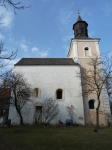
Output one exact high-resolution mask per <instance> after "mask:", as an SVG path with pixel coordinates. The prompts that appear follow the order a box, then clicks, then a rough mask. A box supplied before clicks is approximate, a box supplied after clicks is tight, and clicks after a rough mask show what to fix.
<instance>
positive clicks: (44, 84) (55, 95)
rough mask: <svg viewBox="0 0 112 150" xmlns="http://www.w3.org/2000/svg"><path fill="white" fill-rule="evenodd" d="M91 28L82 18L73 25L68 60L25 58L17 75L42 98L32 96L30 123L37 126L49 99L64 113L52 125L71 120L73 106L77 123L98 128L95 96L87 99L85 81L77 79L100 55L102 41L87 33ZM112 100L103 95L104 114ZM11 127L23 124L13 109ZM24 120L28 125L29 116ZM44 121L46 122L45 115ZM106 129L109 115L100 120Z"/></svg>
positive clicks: (16, 66)
mask: <svg viewBox="0 0 112 150" xmlns="http://www.w3.org/2000/svg"><path fill="white" fill-rule="evenodd" d="M87 27H88V24H87V22H85V21H83V20H82V19H81V17H80V15H79V14H78V19H77V22H76V23H75V24H74V25H73V30H74V38H73V39H71V44H70V48H69V51H68V58H22V59H21V60H20V61H19V62H18V63H16V64H15V66H14V71H15V72H22V73H23V74H24V77H25V78H26V79H27V81H28V83H29V84H30V85H31V88H32V91H36V90H37V91H38V94H35V95H32V96H31V98H30V99H32V100H33V102H28V104H27V107H29V108H30V113H29V114H28V123H29V124H34V123H35V122H36V115H37V109H42V102H43V100H44V99H46V98H52V99H53V100H56V101H57V103H58V104H59V109H60V113H59V114H58V116H57V117H56V118H55V119H54V120H52V121H51V123H53V124H57V123H58V122H59V120H60V121H62V122H63V123H65V122H66V119H69V116H68V113H67V110H66V107H67V106H71V105H73V106H74V108H75V119H74V120H75V122H76V123H79V124H82V125H85V124H96V113H95V112H96V109H95V107H94V105H93V106H92V107H91V105H89V104H90V103H97V98H96V96H95V95H90V96H89V97H83V95H82V94H81V93H82V87H81V79H80V78H78V77H77V72H80V64H81V65H83V66H84V67H88V65H87V63H88V62H89V61H90V58H91V57H93V54H96V55H100V49H99V41H100V39H98V38H94V39H93V38H90V37H89V36H88V30H87ZM109 107H110V106H109V99H108V95H107V92H106V90H104V91H102V98H101V106H100V110H102V111H103V112H106V111H110V108H109ZM8 119H11V123H12V124H13V123H14V124H19V123H20V121H19V117H18V114H17V112H16V109H15V108H14V107H12V106H10V109H9V117H8ZM23 120H24V122H27V116H26V115H25V114H24V113H23ZM41 121H42V122H44V116H43V115H42V118H41ZM101 124H103V125H106V119H105V115H101V116H100V125H101Z"/></svg>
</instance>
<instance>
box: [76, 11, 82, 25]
mask: <svg viewBox="0 0 112 150" xmlns="http://www.w3.org/2000/svg"><path fill="white" fill-rule="evenodd" d="M78 21H82V19H81V17H80V13H79V9H78V18H77V22H78Z"/></svg>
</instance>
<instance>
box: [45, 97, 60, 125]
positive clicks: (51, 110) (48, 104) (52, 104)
mask: <svg viewBox="0 0 112 150" xmlns="http://www.w3.org/2000/svg"><path fill="white" fill-rule="evenodd" d="M43 114H44V117H45V124H48V123H50V121H51V120H53V119H54V118H55V117H56V116H57V115H58V114H59V105H58V104H57V103H56V101H55V100H53V99H52V98H49V99H45V100H44V102H43Z"/></svg>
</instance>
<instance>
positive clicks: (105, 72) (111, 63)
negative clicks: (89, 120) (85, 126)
mask: <svg viewBox="0 0 112 150" xmlns="http://www.w3.org/2000/svg"><path fill="white" fill-rule="evenodd" d="M78 77H80V78H81V80H82V83H81V86H82V87H83V93H82V94H83V95H84V96H88V95H90V94H94V95H96V97H97V100H98V105H97V106H96V125H97V128H99V113H102V112H99V107H100V102H101V92H102V90H103V89H106V83H107V81H109V79H110V78H111V77H112V59H111V57H109V55H104V56H103V57H102V58H101V57H99V56H95V57H94V58H90V62H89V63H88V68H87V67H86V68H84V67H83V65H81V66H80V73H78Z"/></svg>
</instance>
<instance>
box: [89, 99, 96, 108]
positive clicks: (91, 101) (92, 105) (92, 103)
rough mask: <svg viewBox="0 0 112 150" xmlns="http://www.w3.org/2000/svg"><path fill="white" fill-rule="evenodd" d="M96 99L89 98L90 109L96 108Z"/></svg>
mask: <svg viewBox="0 0 112 150" xmlns="http://www.w3.org/2000/svg"><path fill="white" fill-rule="evenodd" d="M94 102H95V101H94V100H93V99H92V100H89V109H94Z"/></svg>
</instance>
